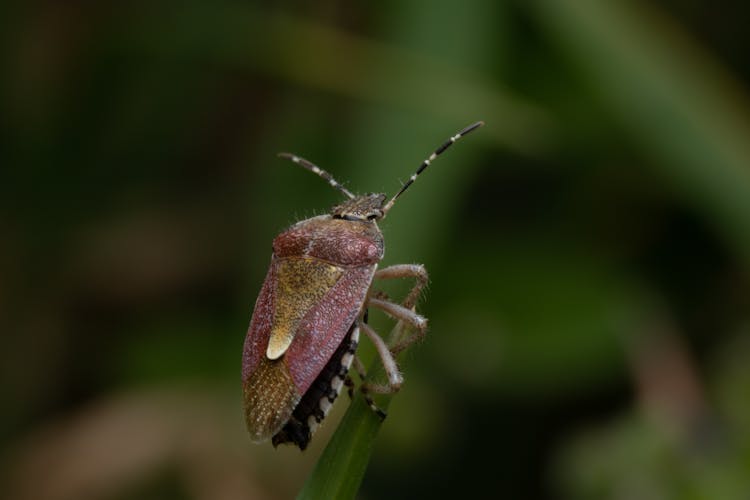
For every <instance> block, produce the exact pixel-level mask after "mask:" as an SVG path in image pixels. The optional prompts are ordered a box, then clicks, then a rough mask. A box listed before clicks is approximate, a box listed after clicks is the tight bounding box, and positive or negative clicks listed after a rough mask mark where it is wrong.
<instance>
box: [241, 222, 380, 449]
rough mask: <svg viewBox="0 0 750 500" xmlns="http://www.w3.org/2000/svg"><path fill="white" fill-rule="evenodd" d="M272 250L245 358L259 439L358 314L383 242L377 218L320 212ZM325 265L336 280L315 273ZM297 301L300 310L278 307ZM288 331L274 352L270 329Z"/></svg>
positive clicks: (250, 421)
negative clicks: (283, 344)
mask: <svg viewBox="0 0 750 500" xmlns="http://www.w3.org/2000/svg"><path fill="white" fill-rule="evenodd" d="M273 250H274V253H273V256H272V258H271V266H270V268H269V270H268V274H267V275H266V279H265V281H264V283H263V287H262V289H261V292H260V295H259V296H258V299H257V301H256V303H255V310H254V311H253V317H252V320H251V321H250V327H249V329H248V332H247V337H246V338H245V347H244V352H243V359H242V383H243V392H244V403H245V418H246V422H247V427H248V430H249V431H250V434H251V437H252V438H253V439H254V440H255V441H263V440H266V439H268V438H270V437H271V436H273V435H274V434H275V433H277V432H278V431H279V430H280V429H281V428H282V427H283V425H284V424H285V423H286V421H287V420H288V419H289V417H290V415H291V414H292V412H293V410H294V408H295V407H296V406H297V404H298V403H299V400H300V399H301V397H302V395H303V394H305V392H306V391H307V390H308V389H309V387H310V385H311V384H312V382H313V381H314V380H315V378H316V377H317V376H318V374H319V373H320V372H321V370H322V369H323V368H324V367H325V365H326V363H327V362H328V360H329V359H330V358H331V356H332V355H333V353H334V352H335V351H336V348H337V347H338V346H339V344H340V343H341V342H342V340H343V339H344V337H345V336H346V334H347V332H348V330H349V328H350V327H351V325H352V324H353V323H354V321H356V319H357V316H358V315H359V314H360V312H361V310H362V306H363V304H364V301H365V298H366V296H367V292H368V290H369V288H370V284H371V283H372V278H373V274H374V273H375V269H376V267H377V263H378V262H379V261H380V259H381V258H382V257H383V250H384V246H383V238H382V234H381V233H380V230H379V229H378V227H377V225H376V224H375V223H374V222H369V221H347V220H342V219H334V218H332V217H331V216H320V217H314V218H312V219H307V220H305V221H302V222H299V223H297V224H295V225H294V226H292V227H291V228H289V229H288V230H286V231H284V232H283V233H281V234H280V235H279V236H277V237H276V239H275V240H274V242H273ZM321 268H326V269H334V270H335V271H336V272H335V273H334V275H335V279H329V281H328V282H326V280H317V279H316V277H315V276H316V273H320V269H321ZM326 276H327V277H328V278H331V276H332V274H331V273H327V274H326ZM311 294H313V295H314V296H315V299H314V300H310V295H311ZM300 304H301V305H300ZM295 307H296V308H298V309H297V310H295V314H288V313H284V314H282V313H280V311H288V310H291V309H294V308H295ZM300 307H301V308H303V309H305V310H303V311H300V310H299V308H300ZM290 318H292V319H290ZM287 330H293V332H292V337H291V343H290V344H289V345H288V348H286V349H285V350H282V351H279V352H283V354H281V355H280V357H278V358H277V359H271V358H269V357H268V356H267V350H268V344H269V339H270V337H271V336H272V332H274V333H273V335H278V333H277V332H279V331H287Z"/></svg>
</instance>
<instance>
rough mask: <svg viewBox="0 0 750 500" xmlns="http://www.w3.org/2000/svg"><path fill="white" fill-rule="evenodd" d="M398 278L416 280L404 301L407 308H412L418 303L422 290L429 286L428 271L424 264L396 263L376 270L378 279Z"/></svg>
mask: <svg viewBox="0 0 750 500" xmlns="http://www.w3.org/2000/svg"><path fill="white" fill-rule="evenodd" d="M397 278H414V279H415V280H416V283H414V287H413V288H412V289H411V291H410V292H409V294H408V295H407V296H406V298H405V299H404V302H403V303H402V305H403V306H404V307H405V308H407V309H411V308H413V307H414V305H415V304H416V303H417V300H418V299H419V295H420V294H421V293H422V290H423V289H424V288H425V287H426V286H427V282H428V281H429V277H428V276H427V271H426V270H425V268H424V266H423V265H422V264H396V265H395V266H388V267H384V268H383V269H379V270H377V271H375V279H376V280H390V279H397Z"/></svg>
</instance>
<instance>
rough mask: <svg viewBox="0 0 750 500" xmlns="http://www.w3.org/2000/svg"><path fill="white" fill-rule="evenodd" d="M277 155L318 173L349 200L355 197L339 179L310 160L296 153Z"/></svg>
mask: <svg viewBox="0 0 750 500" xmlns="http://www.w3.org/2000/svg"><path fill="white" fill-rule="evenodd" d="M278 156H279V158H286V159H287V160H292V161H293V162H294V163H296V164H297V165H299V166H301V167H302V168H304V169H306V170H309V171H310V172H312V173H314V174H315V175H318V176H320V177H322V178H323V179H325V180H326V181H328V184H330V185H331V187H333V188H336V189H338V190H339V191H341V192H342V193H344V196H346V197H347V198H349V199H350V200H351V199H354V198H355V196H354V195H353V194H352V193H351V191H349V190H348V189H346V188H345V187H344V186H342V185H341V183H340V182H339V181H337V180H336V179H334V178H333V176H332V175H331V174H329V173H328V172H326V171H325V170H323V169H322V168H320V167H318V166H317V165H315V164H314V163H312V162H310V161H308V160H305V159H304V158H300V157H299V156H297V155H293V154H291V153H279V155H278Z"/></svg>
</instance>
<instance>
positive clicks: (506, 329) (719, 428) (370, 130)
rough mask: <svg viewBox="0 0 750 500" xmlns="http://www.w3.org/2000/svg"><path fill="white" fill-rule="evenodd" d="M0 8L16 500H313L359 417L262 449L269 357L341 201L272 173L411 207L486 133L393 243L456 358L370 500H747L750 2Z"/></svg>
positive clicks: (419, 383)
mask: <svg viewBox="0 0 750 500" xmlns="http://www.w3.org/2000/svg"><path fill="white" fill-rule="evenodd" d="M0 10H1V11H2V15H0V18H2V21H0V27H2V30H0V32H1V33H2V35H1V36H0V44H1V45H2V49H3V50H2V54H3V57H2V68H3V71H2V74H3V77H2V130H3V134H2V144H1V149H2V160H1V162H2V166H0V209H1V212H0V329H1V330H2V332H3V335H2V339H3V347H2V349H1V350H0V373H2V386H1V387H0V390H1V391H2V393H1V394H0V396H1V397H2V401H3V404H2V408H3V410H2V412H0V424H1V425H0V442H1V443H2V455H0V464H2V471H3V473H2V475H0V489H2V490H5V491H9V492H10V497H11V498H18V499H73V498H75V499H88V498H91V499H94V498H96V499H99V498H102V499H131V498H138V499H144V498H185V499H188V498H189V499H238V498H268V499H273V498H288V497H290V496H293V495H294V494H295V493H296V492H297V491H298V489H299V486H300V484H301V483H302V481H303V480H304V478H305V476H306V475H307V473H308V471H309V470H310V468H311V467H312V465H313V464H314V462H315V459H316V457H317V456H318V454H319V453H320V450H321V449H322V447H323V446H324V445H325V442H326V441H327V439H328V436H329V435H330V433H331V431H332V430H333V428H335V422H336V418H337V417H336V416H334V417H333V418H332V419H331V421H330V422H327V425H326V426H324V428H323V429H322V430H321V431H320V433H319V435H316V439H315V440H314V446H313V447H312V449H310V450H308V451H307V452H305V453H304V454H300V453H299V452H298V451H296V450H293V449H289V448H284V449H279V450H273V449H272V447H271V446H270V444H269V445H265V446H259V445H253V444H251V443H250V442H249V440H248V439H247V437H246V435H245V431H244V424H243V423H242V417H241V408H240V394H241V393H240V388H239V368H240V367H239V365H240V354H241V348H242V342H243V338H244V334H245V329H246V327H247V323H248V321H249V318H250V313H251V310H252V305H253V303H254V300H255V296H256V294H257V291H258V290H259V288H260V284H261V282H262V279H263V277H264V274H265V270H266V267H267V265H268V262H269V258H270V244H271V240H272V238H273V237H274V235H275V234H276V233H277V232H278V231H280V230H281V229H282V228H284V227H285V226H287V225H288V224H290V223H292V222H294V221H296V220H298V219H300V218H303V217H307V216H311V215H313V214H319V213H322V212H323V211H324V210H327V208H328V207H330V206H331V205H333V204H335V203H336V202H338V201H339V199H340V197H339V195H338V194H337V193H336V192H335V191H333V190H331V189H330V188H329V187H328V186H326V184H325V183H324V182H321V181H320V180H319V179H316V178H315V177H314V176H312V175H310V174H309V173H308V172H305V171H303V170H301V169H299V168H297V167H295V166H294V165H292V164H291V163H288V162H287V163H285V162H283V161H282V160H279V159H277V158H276V156H275V154H276V153H277V152H278V151H284V150H290V151H293V152H295V153H298V154H300V155H303V156H305V157H307V158H309V159H311V160H313V161H315V162H316V163H318V164H319V165H321V166H323V167H324V168H326V169H328V170H329V171H330V172H332V173H333V174H334V175H335V176H336V177H337V178H338V179H340V180H342V181H345V183H346V185H347V186H348V187H349V188H350V189H352V190H353V191H359V192H365V191H384V192H387V193H393V192H394V191H395V190H396V189H397V188H398V187H399V182H400V180H405V179H406V178H408V176H409V175H410V174H411V173H412V172H413V170H414V169H415V168H416V167H417V165H418V164H419V162H420V161H421V160H422V159H423V158H424V157H425V156H426V155H427V154H428V153H429V152H430V151H431V150H432V149H433V148H434V147H436V146H437V145H438V144H440V142H441V141H443V140H444V139H445V138H447V137H448V136H449V135H451V134H453V133H454V132H455V131H457V130H458V129H460V128H461V127H463V126H465V125H466V124H468V123H470V122H473V121H475V120H478V119H483V120H485V121H486V122H487V125H486V127H484V128H483V129H480V130H479V131H477V132H476V133H475V134H472V135H471V136H469V137H467V138H466V139H465V140H464V141H462V142H461V143H460V144H459V145H457V146H456V147H455V148H453V149H451V150H450V151H449V152H448V153H447V154H446V155H445V156H444V157H441V159H440V160H439V161H438V162H435V163H434V164H433V166H432V167H431V168H430V169H429V170H428V171H427V173H426V174H425V175H424V176H422V177H421V178H420V180H419V181H418V182H417V183H416V184H415V186H414V187H413V189H411V190H410V191H409V192H408V193H407V195H405V196H404V197H403V198H402V199H401V200H400V202H399V204H398V205H397V207H396V208H395V209H394V211H393V212H392V213H391V216H390V217H389V218H388V219H387V220H386V221H384V222H383V224H382V228H383V231H384V233H385V236H386V240H387V253H386V258H385V261H384V264H393V263H399V262H423V263H424V264H425V265H426V266H427V268H428V270H429V271H430V273H431V279H432V283H431V287H430V289H429V290H428V292H427V293H426V295H425V301H424V303H423V305H422V311H423V312H424V313H425V314H426V315H427V316H428V317H430V319H431V330H430V333H429V337H428V339H427V341H426V342H424V343H423V344H421V345H419V346H417V347H416V348H415V349H413V351H412V352H411V353H410V355H409V356H408V360H407V364H406V368H405V369H406V384H405V387H404V389H403V391H402V394H400V395H399V396H398V397H397V398H396V399H395V400H394V403H393V405H392V406H391V412H390V417H389V419H388V420H387V422H386V425H385V426H384V428H383V431H382V433H381V436H380V439H379V441H378V444H377V448H376V450H375V454H374V457H373V461H372V464H371V467H370V469H369V471H368V474H367V476H366V478H365V482H364V484H363V488H362V491H361V494H360V495H361V498H386V497H387V498H413V497H414V496H416V495H418V496H419V497H422V498H455V497H458V496H461V497H466V498H473V497H476V496H479V495H480V494H484V495H486V494H487V492H493V493H494V494H495V496H497V497H499V498H525V499H558V498H571V499H572V498H575V499H585V498H592V499H593V498H597V499H600V498H610V499H668V498H686V499H735V498H736V499H739V498H748V495H749V494H750V476H749V475H748V474H747V471H748V470H750V431H749V429H750V276H749V275H748V270H749V269H750V120H749V118H750V106H749V105H748V95H747V83H748V80H749V79H750V60H748V58H747V54H748V50H749V49H750V31H748V30H747V19H748V16H749V15H750V8H748V7H747V5H746V4H745V3H743V2H732V1H729V0H724V1H720V2H700V1H691V2H686V1H683V2H681V1H677V0H661V1H660V2H645V1H638V2H634V1H623V0H619V1H610V2H597V1H594V0H561V1H553V0H533V1H524V0H515V1H503V2H498V1H493V0H473V1H470V2H445V1H440V2H437V1H434V0H430V1H428V0H410V1H405V2H404V1H398V2H396V1H387V2H375V3H371V4H367V3H356V2H355V3H352V2H342V1H335V0H334V1H325V2H317V3H315V4H314V5H312V4H308V3H306V2H286V3H284V4H283V5H276V4H274V3H273V2H254V3H253V2H235V1H227V0H224V1H219V2H197V1H184V2H129V3H127V4H125V3H116V2H83V1H80V2H79V1H74V2H58V1H46V2H45V1H32V2H23V3H20V2H17V3H14V2H11V3H10V4H9V5H5V6H3V7H2V9H0ZM374 320H375V322H376V323H375V324H376V325H381V329H383V330H385V329H387V328H388V327H387V325H388V322H387V321H385V320H383V319H382V318H374ZM337 406H338V409H337V412H338V413H337V415H340V413H341V411H342V410H343V408H344V407H345V406H346V403H345V402H343V403H339V405H337Z"/></svg>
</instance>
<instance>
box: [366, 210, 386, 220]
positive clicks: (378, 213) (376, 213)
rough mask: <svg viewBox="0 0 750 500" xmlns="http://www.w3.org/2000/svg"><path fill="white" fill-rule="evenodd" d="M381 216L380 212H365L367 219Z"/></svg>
mask: <svg viewBox="0 0 750 500" xmlns="http://www.w3.org/2000/svg"><path fill="white" fill-rule="evenodd" d="M382 216H383V214H382V212H373V213H371V214H367V220H375V219H377V218H378V217H382Z"/></svg>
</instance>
